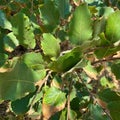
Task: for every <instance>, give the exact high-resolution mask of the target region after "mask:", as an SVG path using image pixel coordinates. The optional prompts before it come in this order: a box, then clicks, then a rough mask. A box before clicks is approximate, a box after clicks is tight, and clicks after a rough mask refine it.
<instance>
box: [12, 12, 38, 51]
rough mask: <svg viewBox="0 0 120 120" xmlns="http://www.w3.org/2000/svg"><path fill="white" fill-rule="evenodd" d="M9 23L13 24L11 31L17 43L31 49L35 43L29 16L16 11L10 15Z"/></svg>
mask: <svg viewBox="0 0 120 120" xmlns="http://www.w3.org/2000/svg"><path fill="white" fill-rule="evenodd" d="M11 23H12V26H13V33H14V35H15V36H16V38H17V39H18V41H19V44H20V45H23V46H24V47H26V48H31V49H33V48H34V47H35V45H36V43H35V39H34V34H33V28H32V25H31V22H30V20H29V18H28V17H27V16H26V15H25V14H24V13H22V12H18V13H17V14H15V15H14V16H13V17H12V19H11Z"/></svg>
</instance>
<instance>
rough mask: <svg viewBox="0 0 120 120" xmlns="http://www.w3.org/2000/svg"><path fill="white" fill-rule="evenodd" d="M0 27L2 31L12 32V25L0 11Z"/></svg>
mask: <svg viewBox="0 0 120 120" xmlns="http://www.w3.org/2000/svg"><path fill="white" fill-rule="evenodd" d="M0 26H1V27H2V28H4V29H8V30H12V25H11V23H10V22H9V21H8V20H7V18H6V16H5V13H4V12H3V11H2V10H0Z"/></svg>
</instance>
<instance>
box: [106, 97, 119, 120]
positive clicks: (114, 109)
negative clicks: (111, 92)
mask: <svg viewBox="0 0 120 120" xmlns="http://www.w3.org/2000/svg"><path fill="white" fill-rule="evenodd" d="M119 100H120V99H119ZM107 107H108V109H109V111H110V115H111V117H112V119H113V120H120V101H113V102H110V103H109V104H108V106H107Z"/></svg>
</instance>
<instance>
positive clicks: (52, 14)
mask: <svg viewBox="0 0 120 120" xmlns="http://www.w3.org/2000/svg"><path fill="white" fill-rule="evenodd" d="M39 10H40V17H41V19H42V22H43V25H44V27H45V28H44V29H45V30H44V31H45V32H52V31H53V30H54V28H55V27H56V26H57V24H58V23H59V16H60V15H59V11H58V8H56V7H55V5H54V3H53V1H50V0H49V1H47V2H46V3H45V4H43V5H42V6H41V7H40V9H39Z"/></svg>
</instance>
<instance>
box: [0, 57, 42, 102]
mask: <svg viewBox="0 0 120 120" xmlns="http://www.w3.org/2000/svg"><path fill="white" fill-rule="evenodd" d="M14 62H15V61H14ZM40 78H41V74H40V73H38V72H35V71H33V70H32V69H30V68H28V67H27V65H26V64H25V63H24V62H23V61H22V60H20V59H19V60H17V63H16V64H15V66H14V68H12V69H11V70H10V71H7V72H4V73H0V98H1V99H3V100H12V101H13V100H16V99H18V98H21V97H24V96H25V95H26V94H28V93H29V92H33V91H35V85H34V84H35V82H37V81H38V80H40Z"/></svg>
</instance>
